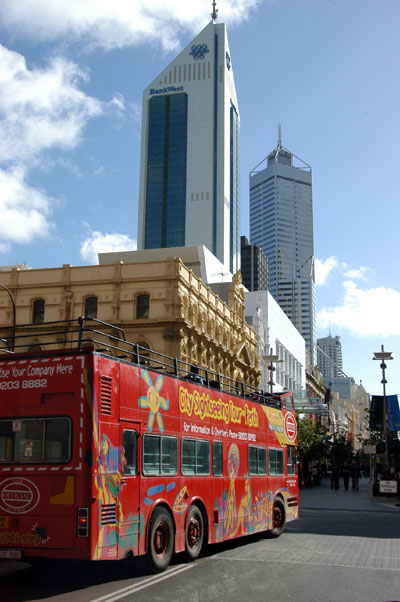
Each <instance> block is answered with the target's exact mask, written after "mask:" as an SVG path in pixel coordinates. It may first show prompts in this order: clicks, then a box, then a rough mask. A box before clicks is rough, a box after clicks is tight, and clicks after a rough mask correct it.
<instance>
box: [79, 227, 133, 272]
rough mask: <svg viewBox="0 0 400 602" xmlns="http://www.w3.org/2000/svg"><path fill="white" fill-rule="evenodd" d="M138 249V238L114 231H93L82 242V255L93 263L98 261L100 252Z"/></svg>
mask: <svg viewBox="0 0 400 602" xmlns="http://www.w3.org/2000/svg"><path fill="white" fill-rule="evenodd" d="M135 249H136V240H134V239H133V238H130V237H129V236H128V235H127V234H118V233H116V232H112V233H110V234H103V233H102V232H96V231H94V232H92V233H91V234H90V236H89V237H88V238H86V239H85V240H84V241H83V243H82V244H81V257H82V258H83V259H84V260H85V261H87V262H88V263H91V264H97V263H98V257H97V254H98V253H111V252H114V251H133V250H135Z"/></svg>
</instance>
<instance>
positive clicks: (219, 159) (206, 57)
mask: <svg viewBox="0 0 400 602" xmlns="http://www.w3.org/2000/svg"><path fill="white" fill-rule="evenodd" d="M212 17H213V20H212V21H211V22H210V23H209V24H208V25H207V26H206V27H205V28H204V29H203V31H201V32H200V33H199V35H198V36H197V37H196V38H195V39H194V40H193V41H192V42H190V44H188V46H186V48H184V50H182V52H180V54H179V55H178V56H177V57H176V58H175V59H174V60H173V61H172V62H171V63H170V64H169V65H168V66H167V67H166V68H165V69H164V70H163V71H162V72H161V73H160V74H159V75H158V76H157V77H156V78H155V79H154V80H153V81H152V82H151V84H150V85H149V86H148V87H147V88H146V89H145V91H144V92H143V108H142V142H141V162H140V191H139V220H138V249H155V248H163V247H179V246H189V245H205V246H206V247H207V248H208V249H209V250H210V251H211V252H212V253H213V254H214V255H215V256H216V257H217V258H218V259H219V260H220V261H221V263H222V264H223V265H224V269H225V270H226V271H227V272H232V273H234V272H236V271H237V270H238V269H239V268H240V182H239V142H240V140H239V129H240V119H239V109H238V102H237V98H236V90H235V82H234V77H233V69H232V62H231V55H230V50H229V45H228V38H227V34H226V29H225V24H223V23H220V24H216V23H215V19H216V14H215V9H214V14H213V15H212Z"/></svg>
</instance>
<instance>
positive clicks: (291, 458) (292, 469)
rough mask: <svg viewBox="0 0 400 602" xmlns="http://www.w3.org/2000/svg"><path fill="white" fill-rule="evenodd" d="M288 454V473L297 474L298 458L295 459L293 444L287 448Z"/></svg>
mask: <svg viewBox="0 0 400 602" xmlns="http://www.w3.org/2000/svg"><path fill="white" fill-rule="evenodd" d="M286 454H287V456H286V457H287V462H286V466H287V473H288V475H295V474H296V460H295V448H294V446H293V445H288V446H287V448H286Z"/></svg>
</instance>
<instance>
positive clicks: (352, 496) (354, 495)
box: [299, 477, 400, 515]
mask: <svg viewBox="0 0 400 602" xmlns="http://www.w3.org/2000/svg"><path fill="white" fill-rule="evenodd" d="M299 505H300V510H301V508H308V509H315V508H318V509H319V508H325V509H332V510H333V509H334V510H340V509H342V510H367V511H368V510H369V511H374V512H376V511H378V510H380V511H382V512H398V513H399V515H400V498H399V496H396V497H385V496H372V489H371V483H370V481H369V479H368V478H361V479H360V483H359V491H353V490H352V488H351V481H350V485H349V489H348V491H346V490H345V489H344V485H343V479H340V489H338V490H335V489H331V481H330V478H329V477H325V478H323V479H322V481H321V484H320V485H317V486H314V487H311V488H307V489H300V490H299Z"/></svg>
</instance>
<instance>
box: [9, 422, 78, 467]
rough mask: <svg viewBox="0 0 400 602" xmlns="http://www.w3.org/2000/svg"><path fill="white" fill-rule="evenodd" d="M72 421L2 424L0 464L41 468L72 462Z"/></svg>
mask: <svg viewBox="0 0 400 602" xmlns="http://www.w3.org/2000/svg"><path fill="white" fill-rule="evenodd" d="M70 458H71V421H70V420H69V418H36V419H35V418H27V419H25V418H23V419H21V420H20V419H18V420H2V421H0V462H5V461H8V462H16V463H18V464H41V463H44V462H53V463H60V462H69V460H70Z"/></svg>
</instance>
